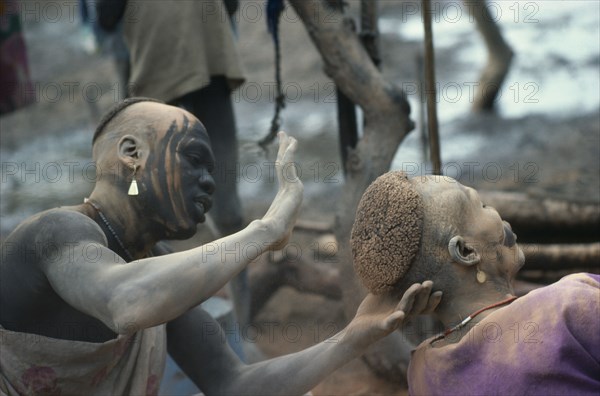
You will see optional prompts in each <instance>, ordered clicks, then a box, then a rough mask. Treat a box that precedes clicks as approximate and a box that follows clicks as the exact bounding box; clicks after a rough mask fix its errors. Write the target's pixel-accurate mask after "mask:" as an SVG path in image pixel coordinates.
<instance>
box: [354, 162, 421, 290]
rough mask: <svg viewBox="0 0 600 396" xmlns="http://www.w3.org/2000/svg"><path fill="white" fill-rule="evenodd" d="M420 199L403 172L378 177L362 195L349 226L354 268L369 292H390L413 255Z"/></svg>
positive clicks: (418, 234) (416, 246) (417, 239)
mask: <svg viewBox="0 0 600 396" xmlns="http://www.w3.org/2000/svg"><path fill="white" fill-rule="evenodd" d="M422 227H423V202H422V200H421V197H420V195H419V193H418V192H417V191H416V190H415V189H414V187H412V185H411V183H410V181H409V180H408V178H407V176H406V174H405V173H404V172H399V171H395V172H388V173H386V174H384V175H382V176H380V177H378V178H377V179H376V180H375V181H374V182H373V183H372V184H371V185H370V186H369V187H368V188H367V190H366V191H365V193H364V194H363V196H362V198H361V200H360V203H359V205H358V209H357V212H356V219H355V221H354V225H353V227H352V235H351V241H350V243H351V246H352V256H353V259H354V269H355V271H356V273H357V275H358V276H359V278H360V279H361V280H362V282H363V284H364V285H365V287H366V288H367V289H368V290H369V291H370V292H372V293H373V294H384V293H389V292H392V291H393V290H394V289H395V288H396V285H397V284H398V283H399V281H400V280H401V279H402V278H403V276H404V275H405V274H406V273H407V271H408V270H409V269H410V267H411V265H412V263H413V261H414V260H415V257H416V256H417V254H418V252H419V248H420V243H421V234H422Z"/></svg>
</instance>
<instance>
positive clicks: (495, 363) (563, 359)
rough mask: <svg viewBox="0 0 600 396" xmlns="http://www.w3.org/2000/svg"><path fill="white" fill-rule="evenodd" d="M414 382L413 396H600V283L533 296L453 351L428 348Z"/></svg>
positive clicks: (412, 371) (582, 280) (411, 371)
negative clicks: (590, 395)
mask: <svg viewBox="0 0 600 396" xmlns="http://www.w3.org/2000/svg"><path fill="white" fill-rule="evenodd" d="M451 336H452V335H449V336H448V337H451ZM408 383H409V393H410V394H411V395H441V394H443V395H525V394H527V395H544V396H546V395H589V394H592V395H599V394H600V276H598V275H591V274H574V275H569V276H566V277H564V278H563V279H561V280H560V281H558V282H556V283H554V284H552V285H550V286H546V287H543V288H540V289H537V290H534V291H532V292H530V293H529V294H527V295H526V296H523V297H521V298H519V299H518V300H516V301H514V302H513V303H512V304H510V305H508V306H506V307H504V308H501V309H499V310H497V311H495V312H493V313H491V314H490V315H488V316H487V317H486V318H485V319H483V320H482V321H481V322H479V323H478V324H477V325H475V326H474V327H473V328H471V329H470V330H469V331H468V332H467V333H466V334H465V335H464V336H463V337H462V338H461V339H460V341H458V342H456V343H454V344H445V343H443V342H440V341H438V342H436V343H433V345H432V344H431V339H429V340H426V341H424V342H423V343H421V345H419V346H418V347H417V349H416V350H415V351H414V352H413V356H412V359H411V362H410V365H409V368H408Z"/></svg>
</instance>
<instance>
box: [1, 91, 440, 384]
mask: <svg viewBox="0 0 600 396" xmlns="http://www.w3.org/2000/svg"><path fill="white" fill-rule="evenodd" d="M279 138H280V145H279V152H278V154H277V160H276V165H275V168H276V174H277V178H278V182H279V190H278V193H277V195H276V197H275V198H274V200H273V202H272V204H271V206H270V208H269V209H268V211H267V213H266V214H265V215H264V217H263V218H262V219H260V220H255V221H253V222H252V223H250V225H249V226H248V227H246V228H245V229H243V230H241V231H239V232H238V233H235V234H233V235H230V236H227V237H224V238H222V239H219V240H217V241H215V242H212V243H209V244H207V245H204V246H200V247H197V248H194V249H191V250H188V251H183V252H179V253H173V254H167V255H163V256H154V255H153V253H155V252H156V251H155V250H154V248H155V245H156V244H157V242H159V241H160V240H162V239H173V238H175V239H182V238H188V237H190V236H192V235H193V234H194V232H195V230H196V224H197V223H199V222H202V221H204V216H205V213H206V212H207V211H208V210H209V209H210V206H211V194H212V193H213V191H214V188H215V187H214V182H213V180H212V177H211V174H210V172H211V170H212V167H213V162H214V160H213V155H212V152H211V148H210V143H209V139H208V136H207V134H206V131H205V129H204V127H203V125H202V124H201V123H200V122H199V121H198V120H197V119H196V118H195V117H194V116H193V115H192V114H190V113H189V112H187V111H185V110H182V109H180V108H177V107H172V106H167V105H165V104H162V103H159V102H156V101H153V100H148V99H141V98H136V99H129V100H126V101H125V102H123V103H121V104H119V105H117V106H116V107H115V108H114V109H113V110H112V111H111V112H109V114H107V116H105V117H104V119H103V120H102V121H101V123H100V125H99V127H98V129H97V131H96V134H95V136H94V143H93V157H94V160H95V161H96V163H97V176H98V178H97V183H96V186H95V188H94V190H93V192H92V193H91V195H90V197H89V198H88V199H86V201H85V203H82V204H80V205H77V206H71V207H60V208H57V209H51V210H48V211H45V212H42V213H40V214H37V215H35V216H33V217H31V218H29V219H27V220H25V221H24V222H23V223H21V224H20V225H19V226H18V227H17V228H16V229H15V230H14V231H13V232H12V233H11V234H10V235H9V236H8V237H7V239H6V240H5V242H4V244H3V246H2V262H1V267H0V268H1V276H2V282H1V283H0V297H1V304H2V305H1V306H2V309H1V310H0V325H1V326H0V336H1V337H0V342H1V343H2V345H1V349H2V353H1V354H0V393H3V394H8V395H17V394H86V395H88V394H89V395H94V394H98V395H100V394H102V395H121V394H149V395H152V394H156V392H157V390H158V387H159V385H160V378H161V376H162V372H163V369H164V364H165V359H166V354H167V350H168V352H169V354H170V355H171V356H172V357H173V358H174V359H175V361H176V362H177V363H178V364H179V365H180V366H181V367H182V369H183V370H184V371H185V372H186V374H187V375H188V376H189V377H190V378H191V379H192V381H194V382H195V383H196V385H198V387H199V388H200V389H201V390H202V391H203V392H204V393H207V394H236V395H239V394H255V395H268V394H302V393H304V392H307V391H309V390H310V389H311V388H312V387H314V386H315V385H316V384H317V383H318V382H319V381H321V380H322V379H323V378H324V377H325V376H326V375H328V374H329V373H330V372H332V371H333V370H335V369H336V368H338V367H340V366H341V365H343V364H344V363H346V362H348V361H349V360H350V359H352V358H355V357H357V356H359V355H360V354H361V353H362V352H363V351H364V350H365V348H366V347H367V346H368V345H369V344H371V343H372V342H374V341H376V340H378V339H380V338H382V337H384V336H385V335H387V334H389V333H390V332H391V331H393V330H394V329H396V328H397V327H398V326H399V325H400V324H401V323H402V321H403V320H404V318H405V317H406V316H407V315H409V314H416V313H420V312H425V311H428V310H431V309H433V308H434V307H435V305H436V304H437V303H438V302H439V300H440V294H439V293H431V288H432V284H431V282H423V283H422V284H421V283H419V284H415V285H413V286H411V287H410V288H409V290H408V291H407V292H406V294H405V295H404V296H403V297H402V298H401V299H398V300H393V299H390V298H387V297H376V296H374V295H369V296H367V298H366V299H365V301H364V302H363V304H362V305H361V306H360V308H359V310H358V312H357V314H356V317H355V318H354V319H353V320H352V321H351V322H350V323H349V325H348V326H347V327H346V328H345V329H343V330H342V331H341V332H340V333H338V334H336V335H335V336H334V338H333V339H331V340H330V342H325V343H321V344H317V345H315V346H313V347H311V348H309V349H306V350H304V351H301V352H298V353H295V354H291V355H287V356H282V357H279V358H275V359H272V360H267V361H263V362H260V363H255V364H253V365H246V364H244V363H242V362H241V361H240V359H239V358H238V357H237V355H235V354H234V353H233V352H232V350H231V349H230V347H229V346H228V344H227V342H226V338H225V337H224V334H223V331H222V330H221V329H220V327H219V326H218V325H217V323H216V322H215V320H214V319H212V318H211V317H210V316H209V315H208V314H207V313H206V312H205V311H204V310H203V309H202V308H201V307H200V306H199V304H200V303H201V302H202V301H204V300H206V299H207V298H209V297H210V296H211V295H213V294H214V293H215V292H216V291H217V290H219V289H220V288H221V287H223V285H225V284H226V282H227V281H228V280H230V279H231V278H232V277H233V276H235V275H236V274H237V273H239V271H241V270H242V269H244V268H245V267H246V265H247V264H248V263H249V262H251V261H252V260H253V259H255V258H257V257H258V256H259V255H260V254H262V253H263V252H265V251H268V250H274V249H278V248H281V247H283V245H284V244H285V243H286V241H287V239H288V237H289V236H290V233H291V230H292V227H293V225H294V221H295V219H296V217H297V213H298V210H299V207H300V204H301V201H302V191H303V187H302V183H301V182H300V180H299V179H298V177H297V176H296V174H295V168H294V167H290V166H286V165H289V164H290V163H292V161H293V159H294V151H295V148H296V141H295V140H294V139H293V138H290V137H288V136H286V135H285V134H284V133H280V135H279ZM284 169H286V171H285V172H284ZM398 301H399V302H398Z"/></svg>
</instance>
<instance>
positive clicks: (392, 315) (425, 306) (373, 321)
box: [347, 281, 442, 347]
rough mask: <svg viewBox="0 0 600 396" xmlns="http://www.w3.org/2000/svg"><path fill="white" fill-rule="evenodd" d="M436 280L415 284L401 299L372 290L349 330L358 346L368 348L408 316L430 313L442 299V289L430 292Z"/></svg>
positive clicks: (349, 335) (361, 305)
mask: <svg viewBox="0 0 600 396" xmlns="http://www.w3.org/2000/svg"><path fill="white" fill-rule="evenodd" d="M432 287H433V282H431V281H425V282H423V283H422V284H419V283H415V284H414V285H412V286H411V287H410V288H408V290H407V291H406V292H405V293H404V295H403V296H402V298H401V299H400V302H398V300H397V299H393V298H392V297H390V296H389V295H374V294H371V293H369V294H368V295H367V296H366V297H365V299H364V300H363V301H362V303H361V304H360V306H359V307H358V310H357V311H356V315H355V316H354V319H353V320H352V321H351V322H350V324H349V325H348V327H347V329H348V332H347V336H348V337H351V338H352V341H353V342H355V343H356V344H355V345H357V346H360V347H366V346H368V345H369V344H371V343H373V342H375V341H377V340H378V339H380V338H383V337H385V336H386V335H388V334H390V333H391V332H392V331H394V330H396V329H397V328H399V327H400V326H401V325H402V323H403V322H404V321H405V320H406V319H407V318H409V317H412V316H416V315H420V314H427V313H431V312H433V311H434V310H435V308H436V307H437V305H438V304H439V303H440V301H441V299H442V292H441V291H436V292H433V293H432V292H431V290H432Z"/></svg>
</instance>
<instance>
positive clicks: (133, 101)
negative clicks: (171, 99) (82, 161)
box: [92, 96, 164, 144]
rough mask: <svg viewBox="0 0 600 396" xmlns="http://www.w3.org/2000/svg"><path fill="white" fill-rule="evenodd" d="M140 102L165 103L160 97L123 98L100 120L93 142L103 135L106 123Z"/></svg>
mask: <svg viewBox="0 0 600 396" xmlns="http://www.w3.org/2000/svg"><path fill="white" fill-rule="evenodd" d="M140 102H155V103H163V104H164V102H163V101H160V100H158V99H152V98H145V97H141V96H140V97H133V98H127V99H125V100H123V101H122V102H119V103H117V104H115V105H114V106H113V107H111V108H110V109H109V110H108V112H107V113H106V114H104V116H103V117H102V119H101V120H100V123H99V124H98V126H97V127H96V131H95V132H94V137H93V138H92V144H94V143H95V142H96V140H97V139H98V137H99V136H100V135H102V133H103V132H104V128H105V127H106V125H107V124H108V123H109V122H111V121H112V120H113V119H114V118H115V117H116V116H117V115H118V114H120V113H121V112H122V111H123V110H125V109H126V108H127V107H129V106H131V105H133V104H136V103H140Z"/></svg>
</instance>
